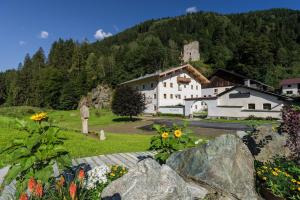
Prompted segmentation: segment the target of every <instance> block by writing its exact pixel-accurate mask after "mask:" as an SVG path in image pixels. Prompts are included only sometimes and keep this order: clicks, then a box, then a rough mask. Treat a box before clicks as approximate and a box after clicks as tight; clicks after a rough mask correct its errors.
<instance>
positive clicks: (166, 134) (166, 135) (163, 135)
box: [161, 132, 169, 139]
mask: <svg viewBox="0 0 300 200" xmlns="http://www.w3.org/2000/svg"><path fill="white" fill-rule="evenodd" d="M161 137H162V138H164V139H166V138H168V137H169V133H168V132H163V134H162V135H161Z"/></svg>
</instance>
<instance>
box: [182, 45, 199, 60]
mask: <svg viewBox="0 0 300 200" xmlns="http://www.w3.org/2000/svg"><path fill="white" fill-rule="evenodd" d="M182 60H183V62H184V63H187V62H189V61H198V60H200V53H199V42H198V41H194V42H191V43H189V44H186V45H184V46H183V58H182Z"/></svg>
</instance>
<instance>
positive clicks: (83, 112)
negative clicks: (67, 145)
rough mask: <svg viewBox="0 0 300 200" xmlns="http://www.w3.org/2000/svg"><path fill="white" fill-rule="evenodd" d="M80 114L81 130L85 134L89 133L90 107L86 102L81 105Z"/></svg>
mask: <svg viewBox="0 0 300 200" xmlns="http://www.w3.org/2000/svg"><path fill="white" fill-rule="evenodd" d="M80 116H81V123H82V129H81V132H82V133H84V134H88V133H89V127H88V119H89V116H90V112H89V108H88V107H87V105H86V104H82V105H81V107H80Z"/></svg>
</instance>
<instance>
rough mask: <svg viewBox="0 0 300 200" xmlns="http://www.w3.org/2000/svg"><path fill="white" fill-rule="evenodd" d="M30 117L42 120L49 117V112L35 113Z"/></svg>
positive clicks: (34, 119)
mask: <svg viewBox="0 0 300 200" xmlns="http://www.w3.org/2000/svg"><path fill="white" fill-rule="evenodd" d="M30 119H31V120H33V121H37V122H39V121H42V120H44V119H47V113H45V112H41V113H37V114H34V115H32V116H31V117H30Z"/></svg>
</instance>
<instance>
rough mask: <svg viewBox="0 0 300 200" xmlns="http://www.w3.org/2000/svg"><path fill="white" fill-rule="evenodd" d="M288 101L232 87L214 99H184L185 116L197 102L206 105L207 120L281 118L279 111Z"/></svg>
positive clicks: (257, 90)
mask: <svg viewBox="0 0 300 200" xmlns="http://www.w3.org/2000/svg"><path fill="white" fill-rule="evenodd" d="M289 100H291V99H289V98H288V97H286V96H281V95H278V94H275V93H272V92H267V91H262V90H259V89H256V88H253V87H248V86H234V87H231V88H230V89H228V90H225V91H224V92H221V93H219V94H217V95H216V96H214V97H201V98H193V99H186V104H185V116H190V115H191V114H192V111H190V110H189V108H190V107H191V106H192V105H193V104H194V103H197V102H198V101H200V102H205V103H206V105H207V113H208V114H207V117H208V118H220V117H225V118H247V117H249V116H255V117H263V118H267V117H272V118H278V119H280V118H281V110H282V107H283V105H284V104H286V103H287V102H288V101H289Z"/></svg>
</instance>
